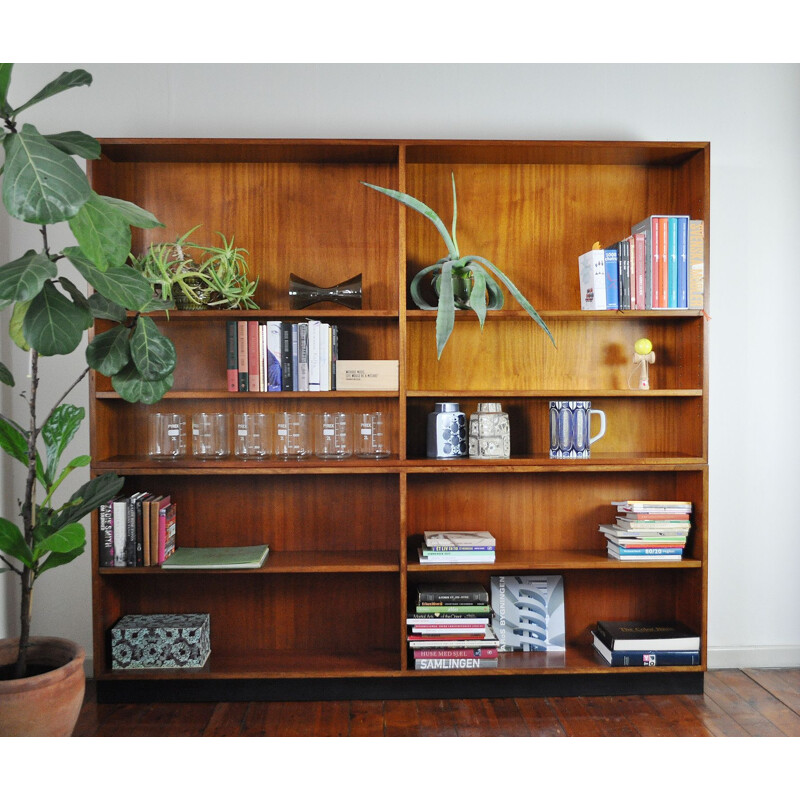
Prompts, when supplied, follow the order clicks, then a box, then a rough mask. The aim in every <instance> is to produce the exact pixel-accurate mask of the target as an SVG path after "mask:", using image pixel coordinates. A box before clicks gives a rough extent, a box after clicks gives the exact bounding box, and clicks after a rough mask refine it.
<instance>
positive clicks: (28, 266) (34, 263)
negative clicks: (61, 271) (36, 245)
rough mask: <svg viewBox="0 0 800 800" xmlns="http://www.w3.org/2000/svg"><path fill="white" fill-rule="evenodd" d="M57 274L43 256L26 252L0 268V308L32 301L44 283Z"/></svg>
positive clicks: (34, 252) (50, 262)
mask: <svg viewBox="0 0 800 800" xmlns="http://www.w3.org/2000/svg"><path fill="white" fill-rule="evenodd" d="M57 274H58V270H57V269H56V265H55V264H54V263H53V262H52V261H51V260H50V259H49V258H48V257H47V256H46V255H45V254H44V253H37V252H36V251H35V250H28V252H27V253H25V255H24V256H20V257H19V258H18V259H16V260H14V261H11V262H9V263H8V264H6V265H5V266H3V267H0V308H5V306H7V305H10V304H11V303H16V302H18V301H20V300H32V299H33V298H34V297H36V295H37V294H39V292H41V291H42V286H44V282H45V281H46V280H48V279H49V278H55V277H56V275H57Z"/></svg>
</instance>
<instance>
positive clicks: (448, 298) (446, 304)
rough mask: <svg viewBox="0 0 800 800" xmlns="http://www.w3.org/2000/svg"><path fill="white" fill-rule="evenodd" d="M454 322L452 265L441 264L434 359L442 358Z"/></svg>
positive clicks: (447, 262)
mask: <svg viewBox="0 0 800 800" xmlns="http://www.w3.org/2000/svg"><path fill="white" fill-rule="evenodd" d="M455 320H456V305H455V302H454V301H453V263H452V261H445V262H444V264H442V274H441V280H440V282H439V310H438V312H437V314H436V357H437V358H441V357H442V350H444V346H445V345H446V344H447V340H448V339H449V338H450V334H451V333H452V332H453V325H454V324H455Z"/></svg>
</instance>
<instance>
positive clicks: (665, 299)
mask: <svg viewBox="0 0 800 800" xmlns="http://www.w3.org/2000/svg"><path fill="white" fill-rule="evenodd" d="M658 247H659V259H658V263H659V267H660V269H659V281H660V284H661V285H660V287H659V294H658V297H659V304H658V307H659V308H667V306H668V305H669V260H668V259H669V219H668V218H667V217H659V218H658Z"/></svg>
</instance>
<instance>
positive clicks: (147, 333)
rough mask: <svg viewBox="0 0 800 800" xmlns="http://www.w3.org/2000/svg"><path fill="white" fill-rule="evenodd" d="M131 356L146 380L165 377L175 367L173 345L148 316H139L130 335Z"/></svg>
mask: <svg viewBox="0 0 800 800" xmlns="http://www.w3.org/2000/svg"><path fill="white" fill-rule="evenodd" d="M131 356H132V357H133V363H134V364H136V369H137V370H138V371H139V374H140V375H141V376H142V377H143V378H144V379H145V380H147V381H157V380H160V379H161V378H165V377H166V376H167V375H169V374H170V373H171V372H172V371H173V370H174V369H175V359H176V355H175V345H173V344H172V342H171V341H170V340H169V339H167V337H166V336H164V334H163V333H161V331H159V329H158V328H157V327H156V324H155V322H153V320H152V319H150V317H139V319H138V320H137V322H136V330H135V331H134V332H133V336H132V337H131Z"/></svg>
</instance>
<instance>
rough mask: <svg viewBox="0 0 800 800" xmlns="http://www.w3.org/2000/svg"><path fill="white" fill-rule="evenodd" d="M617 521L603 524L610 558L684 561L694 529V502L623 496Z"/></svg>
mask: <svg viewBox="0 0 800 800" xmlns="http://www.w3.org/2000/svg"><path fill="white" fill-rule="evenodd" d="M612 505H613V506H614V508H615V509H616V514H617V516H616V521H615V522H614V523H612V524H610V525H600V533H602V534H603V536H604V537H605V539H606V549H607V551H608V556H609V558H615V559H617V560H619V561H680V560H681V559H682V558H683V551H684V549H685V548H686V541H687V538H688V536H689V531H690V530H691V526H692V523H691V513H692V504H691V503H690V502H688V501H682V500H680V501H679V500H620V501H616V502H614V503H613V504H612Z"/></svg>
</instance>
